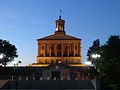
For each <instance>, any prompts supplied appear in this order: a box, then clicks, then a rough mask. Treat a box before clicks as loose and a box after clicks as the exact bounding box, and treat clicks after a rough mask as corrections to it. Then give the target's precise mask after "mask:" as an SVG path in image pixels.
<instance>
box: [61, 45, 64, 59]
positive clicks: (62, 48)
mask: <svg viewBox="0 0 120 90" xmlns="http://www.w3.org/2000/svg"><path fill="white" fill-rule="evenodd" d="M63 52H64V45H63V44H61V56H62V57H63Z"/></svg>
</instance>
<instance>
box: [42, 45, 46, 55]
mask: <svg viewBox="0 0 120 90" xmlns="http://www.w3.org/2000/svg"><path fill="white" fill-rule="evenodd" d="M45 52H46V47H45V44H44V55H43V56H44V57H45Z"/></svg>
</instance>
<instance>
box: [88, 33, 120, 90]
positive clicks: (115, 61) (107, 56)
mask: <svg viewBox="0 0 120 90" xmlns="http://www.w3.org/2000/svg"><path fill="white" fill-rule="evenodd" d="M91 48H94V47H93V46H92V47H90V48H89V50H88V60H91V59H90V58H89V57H90V55H91V53H92V52H93V51H92V49H91ZM95 51H97V52H99V54H100V56H101V57H100V58H99V59H98V63H99V65H98V69H99V71H100V72H99V76H100V79H101V80H102V83H103V84H104V85H106V87H111V88H113V89H115V90H118V89H120V37H119V36H116V35H115V36H110V37H109V38H108V41H107V42H106V43H105V44H104V45H102V46H100V47H99V49H98V48H97V49H95ZM93 64H94V63H93Z"/></svg>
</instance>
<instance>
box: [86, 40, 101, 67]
mask: <svg viewBox="0 0 120 90" xmlns="http://www.w3.org/2000/svg"><path fill="white" fill-rule="evenodd" d="M94 54H100V41H99V39H97V40H95V41H93V45H92V46H91V47H89V49H88V52H87V56H88V58H87V59H88V61H91V62H92V64H93V65H95V66H97V62H96V59H95V58H93V57H92V55H94Z"/></svg>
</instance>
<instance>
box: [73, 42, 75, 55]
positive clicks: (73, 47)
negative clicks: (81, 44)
mask: <svg viewBox="0 0 120 90" xmlns="http://www.w3.org/2000/svg"><path fill="white" fill-rule="evenodd" d="M73 56H75V44H73Z"/></svg>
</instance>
